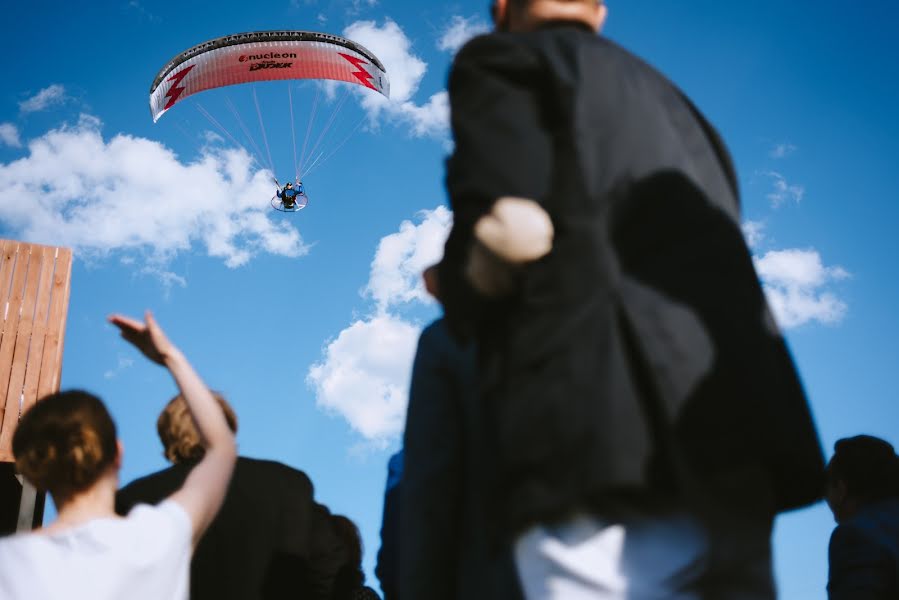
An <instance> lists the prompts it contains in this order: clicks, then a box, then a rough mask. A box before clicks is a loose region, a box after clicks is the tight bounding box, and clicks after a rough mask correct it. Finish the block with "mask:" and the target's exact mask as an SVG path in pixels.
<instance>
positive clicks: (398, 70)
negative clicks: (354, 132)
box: [343, 19, 449, 138]
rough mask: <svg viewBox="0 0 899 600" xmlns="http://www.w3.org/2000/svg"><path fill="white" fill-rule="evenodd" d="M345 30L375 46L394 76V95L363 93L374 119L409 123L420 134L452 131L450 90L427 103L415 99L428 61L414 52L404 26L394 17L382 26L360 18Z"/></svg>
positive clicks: (436, 135) (365, 102)
mask: <svg viewBox="0 0 899 600" xmlns="http://www.w3.org/2000/svg"><path fill="white" fill-rule="evenodd" d="M343 33H344V36H346V37H348V38H350V39H351V40H354V41H356V42H359V43H360V44H362V45H363V46H365V47H366V48H368V49H369V50H371V51H372V52H373V53H374V54H375V56H377V57H378V58H379V59H380V60H381V62H382V63H384V67H385V69H386V70H387V75H388V77H390V99H387V98H384V97H383V96H381V95H380V94H372V93H364V94H362V96H361V103H362V107H363V108H364V109H365V110H366V112H367V113H368V115H369V119H370V121H371V122H372V123H377V122H378V121H379V120H380V119H385V120H387V121H390V122H394V123H397V124H400V125H405V126H407V127H409V130H410V133H412V135H413V136H416V137H426V136H429V137H435V138H445V137H446V136H447V135H448V131H449V101H448V97H447V94H446V91H439V92H436V93H435V94H433V95H431V97H430V98H429V99H428V100H427V101H426V102H425V103H424V104H417V103H416V102H415V100H414V96H415V94H416V92H418V89H419V86H420V85H421V82H422V79H424V76H425V73H427V70H428V64H427V63H426V62H425V61H423V60H422V59H421V58H420V57H419V56H417V55H416V54H414V53H413V52H412V41H411V40H410V39H409V38H408V36H406V33H405V32H404V31H403V30H402V28H401V27H400V26H399V25H397V24H396V22H394V21H391V20H390V19H387V20H386V21H384V24H383V25H381V26H379V25H378V24H377V23H375V22H374V21H356V22H355V23H353V24H351V25H350V26H349V27H347V28H346V29H345V30H344V32H343ZM362 91H363V92H367V91H368V90H362Z"/></svg>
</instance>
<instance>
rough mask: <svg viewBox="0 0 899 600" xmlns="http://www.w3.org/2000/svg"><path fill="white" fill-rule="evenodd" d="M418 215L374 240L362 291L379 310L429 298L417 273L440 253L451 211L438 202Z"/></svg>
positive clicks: (427, 300)
mask: <svg viewBox="0 0 899 600" xmlns="http://www.w3.org/2000/svg"><path fill="white" fill-rule="evenodd" d="M422 215H423V217H424V218H423V220H422V221H421V222H420V223H419V224H418V225H415V224H413V223H412V222H411V221H403V222H402V224H401V225H400V230H399V231H398V232H397V233H393V234H391V235H388V236H386V237H384V238H381V241H380V243H379V244H378V250H377V252H375V258H374V260H373V261H372V263H371V275H370V276H369V280H368V286H366V293H367V294H368V295H370V296H371V297H372V298H373V299H374V300H375V303H376V304H377V306H378V309H379V311H382V310H386V309H387V308H389V307H391V306H394V305H401V304H405V303H407V302H430V301H431V300H430V297H429V296H428V294H427V292H426V291H425V289H424V285H423V283H422V279H421V273H422V271H424V270H425V268H427V267H429V266H431V265H433V264H434V263H436V262H437V261H439V260H440V257H441V256H443V244H444V242H445V241H446V236H447V235H448V233H449V227H450V225H451V223H452V213H450V211H449V210H447V209H446V208H444V207H443V206H440V207H437V208H436V209H434V210H433V211H425V212H424V213H422Z"/></svg>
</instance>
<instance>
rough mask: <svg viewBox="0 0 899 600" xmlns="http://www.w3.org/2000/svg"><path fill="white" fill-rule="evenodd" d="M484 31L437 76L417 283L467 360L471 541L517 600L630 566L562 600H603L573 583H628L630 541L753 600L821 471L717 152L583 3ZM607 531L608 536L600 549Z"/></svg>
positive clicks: (527, 11) (549, 6)
mask: <svg viewBox="0 0 899 600" xmlns="http://www.w3.org/2000/svg"><path fill="white" fill-rule="evenodd" d="M494 17H495V22H496V29H497V31H496V32H495V33H493V34H490V35H485V36H481V37H479V38H476V39H474V40H472V41H471V42H469V43H468V44H467V45H466V46H465V47H464V48H463V49H462V50H461V51H460V52H459V54H458V56H457V57H456V59H455V62H454V64H453V67H452V71H451V74H450V81H449V94H450V106H451V115H452V127H453V135H454V141H455V149H454V152H453V155H452V156H451V157H450V159H449V161H448V164H447V188H448V191H449V197H450V202H451V204H452V208H453V212H454V224H453V228H452V231H451V234H450V236H449V239H448V241H447V243H446V248H445V255H444V259H443V261H442V263H441V264H440V267H439V271H438V284H437V285H438V287H439V290H440V294H439V295H440V296H441V299H442V301H443V304H444V308H445V310H446V320H447V324H448V325H449V327H450V329H451V331H452V332H453V333H454V334H455V335H456V336H457V337H459V338H462V339H465V338H474V339H475V340H476V342H477V345H478V348H479V357H478V389H479V392H480V394H481V397H482V400H483V402H482V403H481V404H482V406H483V419H484V421H485V423H487V424H488V426H489V427H490V428H491V430H492V433H493V436H492V440H493V452H494V453H495V459H496V464H497V472H496V477H495V478H494V479H493V485H492V500H491V510H492V514H493V517H494V518H493V519H492V522H494V523H497V524H498V526H497V527H496V531H495V539H496V540H498V541H500V542H503V541H505V542H506V543H515V544H516V551H517V556H518V566H519V571H520V572H521V574H522V575H523V576H527V574H528V573H532V574H533V573H542V574H543V575H541V576H540V577H537V578H536V579H539V581H533V582H530V583H529V582H527V581H524V583H525V591H526V595H528V596H529V597H532V596H534V594H538V593H537V592H535V591H534V590H535V589H538V588H539V586H540V585H542V583H541V581H542V582H545V581H547V580H549V579H552V578H553V577H556V576H558V577H560V578H561V580H566V581H573V580H575V579H577V577H578V575H577V573H580V572H581V570H583V569H586V570H587V571H591V572H598V571H602V570H603V569H604V568H606V567H608V571H609V573H611V574H612V575H614V573H615V572H616V569H618V571H621V570H624V571H630V572H632V574H633V575H632V576H630V577H625V578H624V580H623V581H611V580H610V581H589V582H586V583H584V590H587V591H586V592H585V595H584V597H603V598H605V597H609V598H617V597H618V596H614V595H610V596H593V595H591V592H590V591H591V590H594V589H596V588H597V587H602V586H604V585H608V586H610V587H611V588H612V589H615V588H616V586H618V587H620V586H625V587H626V586H627V584H628V581H636V580H641V575H647V573H646V571H645V570H644V567H645V566H648V565H644V563H641V562H640V559H639V556H642V554H641V552H643V550H642V549H641V548H648V549H652V548H665V547H666V544H667V545H669V546H671V547H672V548H677V547H678V546H679V545H683V544H686V545H690V546H691V547H694V548H695V556H693V557H692V558H690V557H689V556H687V557H683V556H682V557H681V558H682V559H683V560H686V561H687V563H684V564H680V563H678V562H677V560H672V561H671V562H670V564H667V565H666V566H664V567H659V568H657V569H655V571H656V572H655V573H654V574H653V576H654V577H656V578H662V579H664V578H668V579H669V580H672V581H673V580H677V581H679V582H680V583H679V585H680V584H682V585H684V586H685V589H695V590H697V593H699V591H701V592H702V593H703V594H705V595H704V596H703V597H728V598H730V597H736V596H733V595H728V594H730V593H731V592H732V591H734V590H739V591H740V592H741V593H746V594H747V595H746V596H745V597H747V598H769V597H773V594H774V591H773V582H772V580H771V576H770V575H771V574H770V549H769V545H770V542H769V537H770V528H771V522H772V520H773V517H774V515H775V514H776V513H777V512H779V511H783V510H788V509H791V508H796V507H799V506H804V505H806V504H809V503H811V502H814V501H816V500H818V499H819V498H820V495H821V492H822V487H823V457H822V454H821V449H820V444H819V442H818V437H817V433H816V431H815V427H814V424H813V420H812V417H811V415H810V411H809V408H808V404H807V401H806V398H805V395H804V392H803V390H802V386H801V383H800V381H799V377H798V375H797V373H796V370H795V367H794V365H793V363H792V360H791V358H790V356H789V353H788V350H787V348H786V345H785V342H784V340H783V338H782V336H781V334H780V332H779V331H778V328H777V325H776V324H775V322H774V320H773V318H772V315H771V313H770V311H769V309H768V306H767V303H766V301H765V297H764V294H763V291H762V288H761V286H760V284H759V281H758V278H757V276H756V273H755V270H754V267H753V263H752V258H751V255H750V253H749V251H748V249H747V247H746V244H745V242H744V240H743V237H742V234H741V229H740V222H739V218H740V205H739V191H738V187H737V179H736V175H735V172H734V168H733V166H732V164H731V160H730V157H729V155H728V153H727V150H726V148H725V147H724V144H723V142H722V141H721V139H720V137H719V136H718V134H717V133H716V132H715V130H714V129H713V128H712V126H711V125H710V124H709V123H708V122H707V121H706V120H705V118H704V117H703V116H702V115H701V114H700V113H699V111H698V110H697V109H696V107H695V106H694V105H693V104H692V103H691V102H690V100H689V99H687V98H686V97H685V96H684V94H683V93H682V92H681V91H679V90H678V89H677V88H676V87H675V86H674V85H673V84H672V83H671V82H669V81H668V80H667V79H665V78H664V77H663V76H662V75H660V74H659V73H658V72H656V71H655V70H653V69H652V68H651V67H649V66H648V65H647V64H645V63H644V62H642V61H641V60H640V59H638V58H637V57H635V56H633V55H632V54H630V53H629V52H627V51H626V50H624V49H622V48H621V47H619V46H617V45H616V44H614V43H613V42H611V41H609V40H607V39H605V38H602V37H600V36H597V35H596V34H597V32H598V30H599V29H600V28H601V26H602V24H603V21H604V20H605V17H606V9H605V6H604V5H603V4H602V3H601V2H597V1H596V0H497V2H496V3H495V5H494ZM485 265H486V266H487V267H489V268H485ZM500 275H501V276H500ZM548 525H553V526H555V529H554V530H547V529H545V526H548ZM616 528H623V529H622V530H623V531H626V532H627V533H626V534H625V535H624V539H627V540H629V542H628V543H624V545H623V546H622V545H621V544H618V545H615V544H612V546H610V547H606V546H604V544H605V543H606V542H608V539H607V538H608V536H609V535H610V534H611V533H614V531H617V529H616ZM637 532H641V533H647V532H648V533H647V535H646V536H645V539H644V538H641V536H640V535H638V533H637ZM672 532H674V533H672ZM669 534H670V535H669ZM554 536H555V537H554ZM613 537H614V536H613ZM575 539H579V540H584V539H590V540H594V541H595V542H596V544H595V545H594V546H591V547H592V548H593V549H592V550H591V551H590V552H587V554H586V556H587V559H586V563H585V564H581V562H580V561H581V560H582V559H584V556H579V557H576V558H573V557H571V556H567V558H566V557H564V556H552V557H551V556H549V555H548V554H547V553H546V548H547V545H548V544H549V545H550V546H552V545H553V544H561V545H562V546H563V547H567V546H566V544H568V543H569V542H571V543H573V542H572V540H575ZM641 539H644V542H645V543H644V542H641V541H640V540H641ZM634 544H636V546H634ZM641 544H642V546H641ZM553 547H555V546H553ZM563 554H564V553H563ZM675 555H676V553H673V554H670V555H669V556H671V557H675ZM602 556H604V557H606V559H608V560H610V561H611V562H612V563H613V564H609V565H605V566H601V565H600V560H601V557H602ZM591 557H592V558H591ZM609 557H612V558H609ZM635 557H636V558H635ZM631 559H633V561H632V562H629V561H631ZM693 559H695V561H696V563H697V564H700V563H702V564H705V565H706V567H705V568H704V569H700V570H698V571H697V570H696V569H692V571H691V565H690V564H689V561H690V560H693ZM591 561H594V562H591ZM650 562H652V561H650ZM665 569H670V572H666V571H665ZM685 572H691V573H692V576H693V579H690V580H688V581H686V582H684V581H682V580H681V579H679V578H680V577H681V575H682V574H683V573H685ZM612 575H610V577H611V576H612ZM541 578H542V579H541ZM653 581H654V580H652V581H648V582H647V585H650V586H652V585H654V583H653ZM656 583H658V585H659V586H660V587H661V586H663V585H666V584H665V583H664V582H663V581H658V582H656ZM669 583H670V581H669ZM729 590H730V591H729ZM577 593H578V591H577V590H575V591H569V592H567V597H571V598H574V597H578V595H577ZM652 593H655V592H652ZM652 593H651V594H650V595H651V596H652ZM716 594H717V595H716ZM538 595H539V594H538ZM540 597H554V596H548V595H542V596H540ZM622 597H623V596H622ZM628 597H630V596H628ZM641 597H642V596H641ZM652 597H659V598H662V597H666V596H665V595H664V593H663V592H659V595H657V596H652ZM740 597H744V596H740Z"/></svg>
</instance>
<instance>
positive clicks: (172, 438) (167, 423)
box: [156, 391, 237, 464]
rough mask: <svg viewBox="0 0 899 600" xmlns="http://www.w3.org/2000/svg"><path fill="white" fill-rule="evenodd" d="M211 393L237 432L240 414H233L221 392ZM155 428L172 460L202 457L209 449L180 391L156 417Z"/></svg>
mask: <svg viewBox="0 0 899 600" xmlns="http://www.w3.org/2000/svg"><path fill="white" fill-rule="evenodd" d="M212 395H213V396H215V399H216V401H218V403H219V406H221V407H222V412H223V413H225V420H226V421H227V422H228V427H229V428H230V429H231V431H232V432H234V433H237V415H235V414H234V409H233V408H231V405H230V404H228V402H227V401H226V400H225V399H224V398H223V397H222V395H221V394H219V393H218V392H215V391H214V392H212ZM156 431H157V432H158V433H159V441H161V442H162V446H163V448H164V449H165V451H164V454H165V457H166V459H168V460H169V461H170V462H172V463H175V464H178V463H182V462H187V461H195V460H200V459H201V458H203V455H204V454H205V453H206V448H205V447H204V446H203V439H202V438H201V437H200V432H199V431H197V426H196V425H195V424H194V418H193V416H191V414H190V409H189V408H188V407H187V402H186V401H185V400H184V396H182V395H181V394H178V395H177V396H175V397H174V398H172V399H171V400H170V401H169V403H168V404H166V405H165V408H164V409H162V412H161V413H160V414H159V418H158V419H157V420H156Z"/></svg>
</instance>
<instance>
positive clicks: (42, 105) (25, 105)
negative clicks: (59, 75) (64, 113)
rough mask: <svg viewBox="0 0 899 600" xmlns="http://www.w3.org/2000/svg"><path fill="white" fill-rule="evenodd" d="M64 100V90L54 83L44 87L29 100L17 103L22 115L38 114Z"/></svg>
mask: <svg viewBox="0 0 899 600" xmlns="http://www.w3.org/2000/svg"><path fill="white" fill-rule="evenodd" d="M65 99H66V88H65V87H63V86H61V85H59V84H58V83H54V84H53V85H51V86H48V87H45V88H44V89H42V90H41V91H39V92H38V93H37V94H35V95H34V96H32V97H31V98H28V99H27V100H23V101H21V102H19V110H20V111H21V112H23V113H32V112H38V111H41V110H45V109H47V108H50V107H51V106H55V105H57V104H62V103H63V102H64V101H65Z"/></svg>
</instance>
